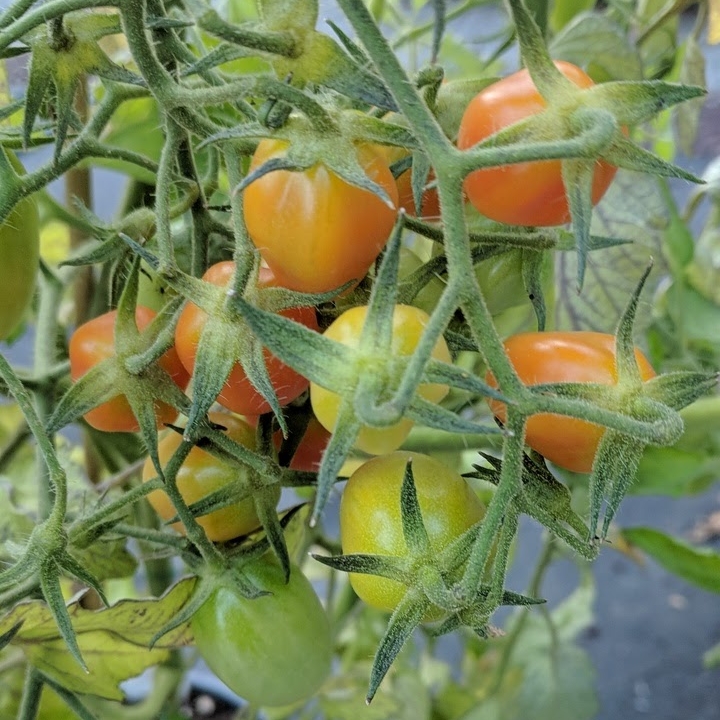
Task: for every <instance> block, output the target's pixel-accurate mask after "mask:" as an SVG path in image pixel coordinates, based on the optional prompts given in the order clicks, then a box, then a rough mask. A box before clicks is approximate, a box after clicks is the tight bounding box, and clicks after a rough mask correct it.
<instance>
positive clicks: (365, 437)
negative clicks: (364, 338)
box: [310, 305, 452, 455]
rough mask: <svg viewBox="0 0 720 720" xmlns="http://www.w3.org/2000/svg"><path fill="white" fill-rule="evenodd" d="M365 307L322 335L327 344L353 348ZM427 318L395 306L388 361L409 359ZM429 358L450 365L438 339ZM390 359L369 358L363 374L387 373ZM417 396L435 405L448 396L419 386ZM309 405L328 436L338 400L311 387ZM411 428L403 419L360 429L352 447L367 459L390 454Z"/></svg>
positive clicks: (342, 317)
mask: <svg viewBox="0 0 720 720" xmlns="http://www.w3.org/2000/svg"><path fill="white" fill-rule="evenodd" d="M367 310H368V309H367V307H366V306H358V307H353V308H350V309H349V310H346V311H345V312H344V313H343V314H342V315H340V316H339V317H338V318H336V319H335V320H334V322H333V323H332V324H331V325H330V327H328V329H327V330H326V331H325V333H324V334H325V336H326V337H328V338H330V339H331V340H335V341H337V342H340V343H342V344H343V345H348V346H350V347H357V345H358V341H359V339H360V335H361V334H362V329H363V325H364V324H365V318H366V316H367ZM428 319H429V316H428V314H427V313H426V312H424V311H423V310H420V308H416V307H413V306H412V305H397V306H396V307H395V311H394V313H393V327H392V346H391V349H390V353H391V355H392V357H397V356H403V355H412V353H413V352H414V351H415V348H416V347H417V345H418V342H419V341H420V337H421V335H422V333H423V330H424V329H425V326H426V325H427V322H428ZM432 357H434V358H436V359H437V360H442V361H443V362H448V363H449V362H452V357H451V355H450V350H448V346H447V344H446V343H445V340H444V338H442V337H441V338H440V339H439V340H438V341H437V342H436V343H435V347H434V348H433V351H432ZM391 362H392V358H386V357H378V358H373V365H375V367H372V365H370V366H369V367H368V369H367V372H380V371H382V370H384V369H388V367H389V365H390V364H391ZM388 380H389V382H390V383H392V382H395V383H399V381H400V377H394V378H388ZM417 393H418V395H420V396H421V397H423V398H425V399H426V400H429V401H430V402H434V403H438V402H440V400H442V399H443V398H444V397H445V396H446V395H447V393H448V387H447V385H437V384H431V383H427V384H422V385H420V386H419V387H418V389H417ZM310 401H311V403H312V408H313V412H314V413H315V417H317V419H318V420H319V421H320V423H321V424H322V425H323V426H324V427H325V428H326V429H327V430H329V431H330V432H332V431H333V430H334V429H335V423H336V422H337V415H338V411H339V409H340V402H341V400H340V397H339V396H338V395H337V394H335V393H334V392H331V391H330V390H326V389H325V388H324V387H322V386H320V385H316V384H315V383H311V384H310ZM412 426H413V423H412V420H409V419H408V418H403V419H402V420H400V422H398V423H396V424H395V425H391V426H390V427H368V426H363V427H362V428H361V429H360V433H359V434H358V437H357V439H356V441H355V447H356V448H359V449H360V450H363V451H364V452H366V453H370V454H371V455H382V454H384V453H388V452H392V451H393V450H396V449H397V448H398V447H400V445H402V443H403V441H404V440H405V438H406V437H407V436H408V433H409V432H410V430H411V428H412Z"/></svg>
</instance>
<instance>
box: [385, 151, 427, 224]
mask: <svg viewBox="0 0 720 720" xmlns="http://www.w3.org/2000/svg"><path fill="white" fill-rule="evenodd" d="M378 148H379V149H380V151H381V152H382V153H383V155H384V156H385V158H386V159H387V161H388V165H391V166H392V165H393V164H394V163H396V162H398V161H400V160H402V159H403V158H406V157H407V156H408V155H409V152H408V151H407V150H405V149H404V148H401V147H394V146H392V145H378ZM434 180H435V173H434V172H433V171H432V170H431V171H430V173H429V174H428V177H427V180H426V182H425V184H426V185H431V184H432V182H433V181H434ZM395 182H396V184H397V190H398V207H401V208H403V210H405V212H406V213H407V214H408V215H413V216H415V215H417V216H418V217H421V218H423V219H424V220H439V219H440V198H439V197H438V191H437V188H435V187H429V188H426V189H425V190H424V191H423V194H422V206H421V208H420V212H419V213H418V211H417V208H416V207H415V198H414V196H413V191H412V168H408V169H407V170H405V171H403V172H402V173H400V175H398V177H396V178H395Z"/></svg>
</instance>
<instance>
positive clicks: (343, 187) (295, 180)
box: [243, 140, 398, 293]
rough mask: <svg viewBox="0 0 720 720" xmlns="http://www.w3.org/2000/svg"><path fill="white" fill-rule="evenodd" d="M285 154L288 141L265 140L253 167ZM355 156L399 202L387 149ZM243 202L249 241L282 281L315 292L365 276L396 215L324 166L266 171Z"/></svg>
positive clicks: (362, 148)
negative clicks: (387, 160)
mask: <svg viewBox="0 0 720 720" xmlns="http://www.w3.org/2000/svg"><path fill="white" fill-rule="evenodd" d="M286 151H287V142H285V141H284V140H262V141H261V142H260V144H259V145H258V147H257V150H256V151H255V155H254V156H253V158H252V162H251V164H250V169H251V170H254V169H255V168H257V167H260V165H262V164H263V163H265V162H267V161H268V160H271V159H273V158H279V157H282V156H283V155H284V154H285V153H286ZM357 155H358V161H359V162H360V165H361V166H362V167H363V169H364V170H365V172H366V173H367V175H368V177H369V178H370V179H371V180H373V181H374V182H376V183H377V184H378V185H380V186H381V187H382V188H383V189H384V190H385V192H386V193H387V194H388V196H389V197H390V199H391V200H392V201H393V203H394V205H397V198H398V196H397V187H396V186H395V180H394V178H393V176H392V173H391V172H390V170H389V168H388V164H387V162H386V160H385V159H384V158H383V156H382V154H381V153H380V152H379V151H378V150H377V148H373V147H370V146H367V145H363V146H359V147H358V148H357ZM243 207H244V212H245V223H246V225H247V230H248V233H249V235H250V238H251V239H252V241H253V243H255V245H256V247H257V248H258V249H259V250H260V253H261V255H262V256H263V258H264V260H265V262H266V263H267V264H268V265H269V266H270V268H272V270H273V272H274V273H275V275H276V277H277V280H278V283H279V284H280V285H283V286H284V287H288V288H290V289H292V290H301V291H304V292H313V293H319V292H326V291H328V290H332V289H333V288H337V287H339V286H340V285H343V284H344V283H346V282H348V281H350V280H360V279H362V277H363V276H364V275H365V273H366V272H367V270H368V268H369V267H370V265H372V263H373V261H374V260H375V259H376V258H377V256H378V255H379V254H380V251H381V250H382V249H383V247H384V246H385V243H386V242H387V240H388V236H389V235H390V230H391V229H392V226H393V223H394V222H395V217H396V212H395V209H394V208H391V207H388V205H386V204H385V203H384V202H383V201H382V200H381V199H380V198H379V197H377V196H376V195H374V194H373V193H371V192H370V191H368V190H363V189H362V188H359V187H355V186H354V185H349V184H348V183H346V182H345V181H344V180H342V179H341V178H340V177H338V176H337V175H335V173H333V172H332V171H330V170H328V168H327V167H325V165H322V164H318V165H314V166H313V167H311V168H308V169H307V170H305V171H303V172H291V171H288V170H276V171H274V172H271V173H268V174H267V175H264V176H263V177H261V178H259V179H258V180H255V181H254V182H253V183H251V184H250V185H249V186H248V187H247V188H246V189H245V191H244V193H243Z"/></svg>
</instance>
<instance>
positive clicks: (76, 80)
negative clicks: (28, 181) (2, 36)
mask: <svg viewBox="0 0 720 720" xmlns="http://www.w3.org/2000/svg"><path fill="white" fill-rule="evenodd" d="M121 29H122V28H121V26H120V18H119V16H118V15H116V14H112V15H99V14H97V13H77V14H72V15H68V16H66V17H64V18H60V19H59V20H56V21H51V22H50V23H49V24H48V25H47V26H45V27H41V28H38V29H37V30H35V31H33V32H32V33H30V34H29V35H27V36H26V37H25V38H24V40H25V42H27V43H28V45H30V47H31V49H32V59H31V61H30V70H29V79H28V88H27V94H26V100H25V118H24V121H23V139H24V143H25V145H26V146H27V145H29V143H30V138H31V135H32V130H33V124H34V122H35V118H36V117H37V115H38V113H39V112H40V110H41V107H42V103H43V100H44V98H45V96H46V93H47V90H48V88H49V86H50V85H51V84H52V85H53V86H54V87H55V97H56V99H55V103H56V107H55V113H56V115H57V128H56V136H55V159H56V160H57V158H58V157H59V156H60V152H61V150H62V147H63V144H64V142H65V138H66V137H67V133H68V131H69V130H70V129H71V127H73V126H74V125H76V124H77V117H76V115H75V111H74V109H73V108H74V102H75V92H76V90H77V88H78V85H79V84H80V83H81V81H82V80H83V79H84V77H85V76H86V75H99V76H100V77H102V78H104V79H106V80H112V81H115V82H121V83H131V84H134V85H143V84H144V82H143V80H142V78H140V77H139V76H138V75H135V74H134V73H132V72H130V71H129V70H126V69H125V68H123V67H121V66H120V65H117V64H116V63H114V62H113V61H112V60H110V58H109V57H108V56H107V55H106V54H105V52H104V51H103V50H102V49H101V48H100V46H99V45H98V41H99V40H100V39H101V38H103V37H105V36H107V35H112V34H115V33H118V32H120V31H121Z"/></svg>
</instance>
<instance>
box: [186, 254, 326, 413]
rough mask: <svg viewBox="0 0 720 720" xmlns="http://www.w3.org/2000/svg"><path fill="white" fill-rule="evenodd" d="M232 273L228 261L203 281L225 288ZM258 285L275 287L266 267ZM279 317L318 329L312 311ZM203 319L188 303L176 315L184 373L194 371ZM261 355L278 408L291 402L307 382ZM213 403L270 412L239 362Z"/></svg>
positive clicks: (299, 310) (297, 310)
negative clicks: (275, 395)
mask: <svg viewBox="0 0 720 720" xmlns="http://www.w3.org/2000/svg"><path fill="white" fill-rule="evenodd" d="M234 271H235V264H234V263H233V262H232V261H226V262H220V263H217V264H215V265H213V266H212V267H211V268H209V269H208V270H207V272H206V273H205V275H204V276H203V280H205V281H206V282H209V283H212V284H213V285H219V286H221V287H225V286H227V285H228V283H229V282H230V280H231V279H232V276H233V273H234ZM258 284H259V286H261V287H268V286H275V285H277V284H278V283H277V282H276V280H275V277H274V276H273V273H272V272H271V271H270V270H269V269H268V268H260V278H259V281H258ZM281 314H282V315H284V316H285V317H288V318H290V319H291V320H295V321H296V322H299V323H302V324H303V325H305V326H306V327H309V328H312V329H313V330H318V325H317V319H316V317H315V310H314V309H313V308H309V307H306V308H292V309H290V310H284V311H283V312H282V313H281ZM207 317H208V316H207V313H206V312H205V311H204V310H201V309H200V308H199V307H198V306H197V305H195V304H193V303H191V302H188V303H187V305H186V306H185V308H184V310H183V311H182V313H181V314H180V319H179V320H178V324H177V328H176V329H175V347H176V348H177V352H178V355H179V357H180V360H181V361H182V364H183V365H184V366H185V367H186V368H187V370H188V372H193V370H194V368H195V357H196V355H197V348H198V343H199V342H200V336H201V335H202V331H203V328H204V327H205V323H206V322H207ZM263 355H264V358H265V363H266V365H267V370H268V375H269V376H270V381H271V382H272V384H273V387H274V388H275V392H276V393H277V396H278V399H279V401H280V405H281V406H282V405H287V404H288V403H289V402H292V401H293V400H294V399H295V398H296V397H298V396H299V395H301V394H302V393H303V392H304V391H305V390H306V389H307V387H308V384H309V383H308V381H307V380H306V379H305V378H304V377H303V376H302V375H300V374H299V373H297V372H295V370H293V369H292V368H291V367H288V366H287V365H285V364H284V363H283V362H281V361H280V360H278V358H276V357H275V356H274V355H273V354H272V353H271V352H270V351H269V350H267V349H266V350H265V351H264V353H263ZM217 400H218V402H219V403H220V404H221V405H223V406H224V407H226V408H228V409H229V410H232V411H233V412H236V413H239V414H241V415H262V414H263V413H266V412H269V411H270V409H271V408H270V403H268V401H267V400H265V398H264V397H263V396H262V395H261V394H260V393H259V392H258V391H257V390H256V389H255V387H254V386H253V385H252V383H251V382H250V380H248V378H247V375H246V374H245V371H244V370H243V368H242V365H240V363H235V365H234V366H233V368H232V370H231V371H230V375H229V377H228V379H227V381H226V382H225V385H224V386H223V388H222V390H221V391H220V395H219V396H218V399H217Z"/></svg>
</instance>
